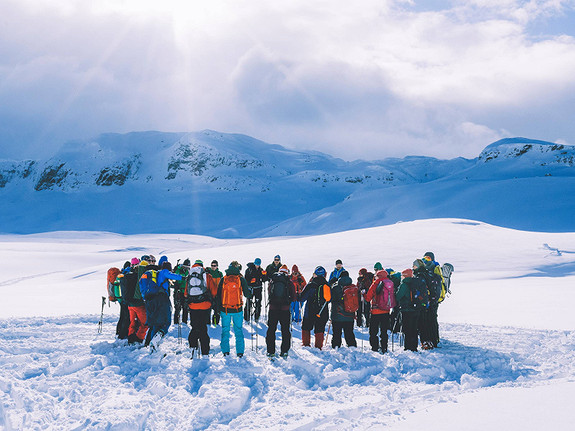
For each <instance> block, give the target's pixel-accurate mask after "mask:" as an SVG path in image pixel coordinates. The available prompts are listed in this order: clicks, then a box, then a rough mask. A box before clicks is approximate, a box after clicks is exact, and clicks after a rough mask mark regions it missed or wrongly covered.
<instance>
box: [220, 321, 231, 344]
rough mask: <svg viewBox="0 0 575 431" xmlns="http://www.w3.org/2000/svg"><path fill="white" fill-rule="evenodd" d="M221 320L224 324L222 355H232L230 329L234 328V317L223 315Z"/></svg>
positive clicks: (221, 342)
mask: <svg viewBox="0 0 575 431" xmlns="http://www.w3.org/2000/svg"><path fill="white" fill-rule="evenodd" d="M220 319H221V320H220V322H221V324H222V337H221V341H220V346H221V348H222V353H230V329H231V327H232V315H231V313H222V314H220Z"/></svg>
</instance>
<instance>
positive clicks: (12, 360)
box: [0, 219, 575, 431]
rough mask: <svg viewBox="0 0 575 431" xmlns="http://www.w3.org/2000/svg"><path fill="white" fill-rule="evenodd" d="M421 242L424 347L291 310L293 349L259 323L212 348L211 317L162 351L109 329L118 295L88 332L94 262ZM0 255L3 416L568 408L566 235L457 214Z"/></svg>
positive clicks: (408, 414) (323, 416)
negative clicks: (315, 336)
mask: <svg viewBox="0 0 575 431" xmlns="http://www.w3.org/2000/svg"><path fill="white" fill-rule="evenodd" d="M426 251H433V252H435V255H436V257H437V259H438V260H439V261H440V262H450V263H452V264H453V265H454V266H455V273H454V275H453V284H452V295H451V296H450V297H449V298H447V299H446V301H445V302H444V303H443V304H442V305H441V306H440V308H439V317H440V325H441V334H442V342H441V348H439V349H435V350H432V351H421V352H418V353H412V352H405V351H403V350H401V349H400V348H399V347H398V341H399V340H397V339H396V340H394V350H393V352H389V353H388V354H386V355H380V354H378V353H373V352H371V351H369V348H368V345H369V343H368V334H367V332H366V331H365V329H361V328H359V329H358V328H356V336H357V337H358V348H357V349H355V348H347V347H343V348H341V349H339V350H337V351H334V350H332V349H331V347H327V348H326V349H325V350H323V351H319V350H317V349H310V348H303V347H301V345H300V344H301V331H300V327H299V325H298V324H294V328H293V334H294V343H293V348H292V350H291V351H290V357H289V358H288V359H287V360H283V359H279V358H278V359H277V360H276V361H274V362H270V361H269V360H267V359H266V358H265V355H264V347H263V346H264V336H265V331H266V326H265V325H264V324H263V323H260V324H259V325H258V326H257V328H255V330H256V333H257V342H258V346H259V349H253V350H252V340H254V341H255V338H252V328H251V327H250V326H249V325H246V326H244V336H245V342H246V355H245V356H244V358H241V359H238V358H236V357H233V356H231V357H225V358H224V357H223V356H222V355H221V351H220V348H219V331H220V328H219V327H210V328H209V332H210V336H211V338H212V355H210V357H209V358H201V359H198V358H196V359H193V360H192V359H190V358H191V353H190V352H189V351H188V349H187V348H186V347H185V343H184V344H183V345H179V344H178V338H177V327H175V326H172V327H171V328H170V332H169V334H168V336H167V338H166V340H165V341H164V343H163V344H162V345H161V352H162V353H165V354H166V357H162V354H161V353H154V354H150V353H149V351H148V350H147V349H145V348H135V347H132V346H127V345H126V344H125V343H124V342H123V341H116V340H115V339H114V331H115V322H116V321H117V316H118V307H117V306H116V305H115V304H112V305H111V307H108V305H106V307H105V309H104V324H103V333H102V334H97V322H98V320H99V317H100V304H101V296H102V295H105V273H106V270H107V269H108V268H109V267H110V266H121V265H122V264H123V262H124V261H125V260H127V259H129V258H131V257H133V256H141V255H142V254H147V253H152V254H154V255H155V256H156V257H159V256H160V255H162V254H166V255H167V256H168V257H169V258H170V260H172V261H173V262H175V261H176V260H177V259H184V258H186V257H190V258H192V259H197V258H200V259H203V260H204V262H206V261H210V260H211V259H214V258H216V259H218V260H219V262H220V264H221V266H225V265H226V264H227V263H228V262H230V261H231V260H234V259H237V260H239V261H240V262H241V263H242V264H243V265H244V268H245V265H246V264H247V262H250V261H253V259H254V258H255V257H261V258H262V260H263V262H264V264H266V263H267V262H268V261H271V259H272V258H273V256H274V255H275V254H278V253H279V254H280V255H281V256H282V261H283V262H284V263H286V264H288V266H290V267H291V265H292V264H294V263H295V264H297V265H298V266H299V267H300V269H301V270H302V272H303V273H304V275H305V276H306V277H308V276H309V274H310V273H311V271H312V270H313V268H314V267H315V266H316V265H319V264H321V265H323V266H325V267H326V268H327V269H328V270H329V269H331V268H332V266H333V262H334V261H335V259H337V258H341V259H342V260H343V262H344V266H345V267H346V268H347V269H348V270H349V271H350V273H351V275H352V276H353V277H356V276H357V273H358V271H359V269H360V268H362V267H367V268H372V267H373V263H374V262H376V261H381V262H382V263H383V265H384V267H392V268H395V269H397V270H401V269H405V268H407V267H409V266H410V265H411V262H412V261H413V259H414V258H417V257H420V256H421V255H422V254H423V253H424V252H426ZM0 259H1V261H2V262H3V264H4V267H5V268H10V271H9V272H5V277H4V279H3V280H2V281H0V293H1V295H2V302H1V305H0V398H1V402H0V429H6V430H10V429H67V430H70V429H78V430H80V429H82V430H84V429H92V430H100V429H111V430H133V429H178V428H180V429H210V430H224V429H262V428H268V429H286V430H311V429H318V430H328V429H329V430H334V429H335V430H349V429H362V430H363V429H366V430H376V429H382V428H383V427H388V428H390V429H397V430H405V429H417V428H418V427H425V429H430V430H435V429H438V430H439V429H441V430H461V429H465V430H468V429H469V430H474V429H539V428H541V427H543V426H547V427H549V428H551V429H553V430H554V431H555V430H567V429H572V423H573V421H574V420H575V411H574V410H573V409H572V407H571V400H572V399H573V395H575V315H574V314H573V312H572V306H571V302H572V301H571V298H572V296H573V295H572V291H573V283H574V281H575V233H541V232H527V231H518V230H512V229H504V228H500V227H496V226H492V225H487V224H484V223H480V222H476V221H473V220H462V219H436V220H424V221H418V222H408V223H399V224H395V225H391V226H382V227H376V228H369V229H361V230H354V231H345V232H339V233H334V234H326V235H318V236H308V237H277V238H265V239H261V238H260V239H252V240H248V239H241V240H222V239H215V238H209V237H202V236H194V235H176V234H174V235H162V236H160V235H118V234H108V233H97V232H54V233H45V234H35V235H3V236H0ZM182 329H183V336H184V341H185V337H186V336H187V331H188V328H187V327H183V328H182ZM277 334H278V338H279V331H278V333H277ZM233 343H234V339H233V337H232V345H233ZM278 344H279V343H278ZM344 344H345V343H344ZM362 346H363V348H362ZM254 347H255V346H254ZM390 348H391V340H390ZM178 351H182V353H181V354H177V352H178ZM232 351H233V348H232Z"/></svg>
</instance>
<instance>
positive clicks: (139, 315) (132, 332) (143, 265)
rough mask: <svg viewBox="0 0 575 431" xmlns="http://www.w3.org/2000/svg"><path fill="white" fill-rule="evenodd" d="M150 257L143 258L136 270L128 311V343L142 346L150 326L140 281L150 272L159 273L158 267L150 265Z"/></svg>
mask: <svg viewBox="0 0 575 431" xmlns="http://www.w3.org/2000/svg"><path fill="white" fill-rule="evenodd" d="M149 260H151V259H150V257H149V256H147V255H144V256H142V258H141V259H140V263H139V264H138V266H137V267H136V268H135V269H136V274H137V279H136V283H135V286H134V290H133V292H130V295H129V298H128V310H129V312H130V327H129V329H128V343H130V344H141V343H143V342H144V340H145V339H146V334H147V333H148V326H146V320H147V316H146V305H145V302H144V298H143V297H142V292H141V291H140V280H141V278H142V275H144V273H145V272H146V271H148V270H154V271H157V270H158V267H157V266H155V265H151V264H149V262H148V261H149Z"/></svg>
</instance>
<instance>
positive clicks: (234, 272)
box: [226, 266, 241, 275]
mask: <svg viewBox="0 0 575 431" xmlns="http://www.w3.org/2000/svg"><path fill="white" fill-rule="evenodd" d="M226 275H241V274H240V269H239V268H237V267H235V266H230V267H229V268H228V269H226Z"/></svg>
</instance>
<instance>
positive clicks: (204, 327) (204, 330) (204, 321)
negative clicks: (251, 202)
mask: <svg viewBox="0 0 575 431" xmlns="http://www.w3.org/2000/svg"><path fill="white" fill-rule="evenodd" d="M210 314H211V309H210V308H208V309H207V310H198V321H199V327H198V338H199V340H200V347H201V351H202V355H209V354H210V335H209V334H208V325H209V324H210Z"/></svg>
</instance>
